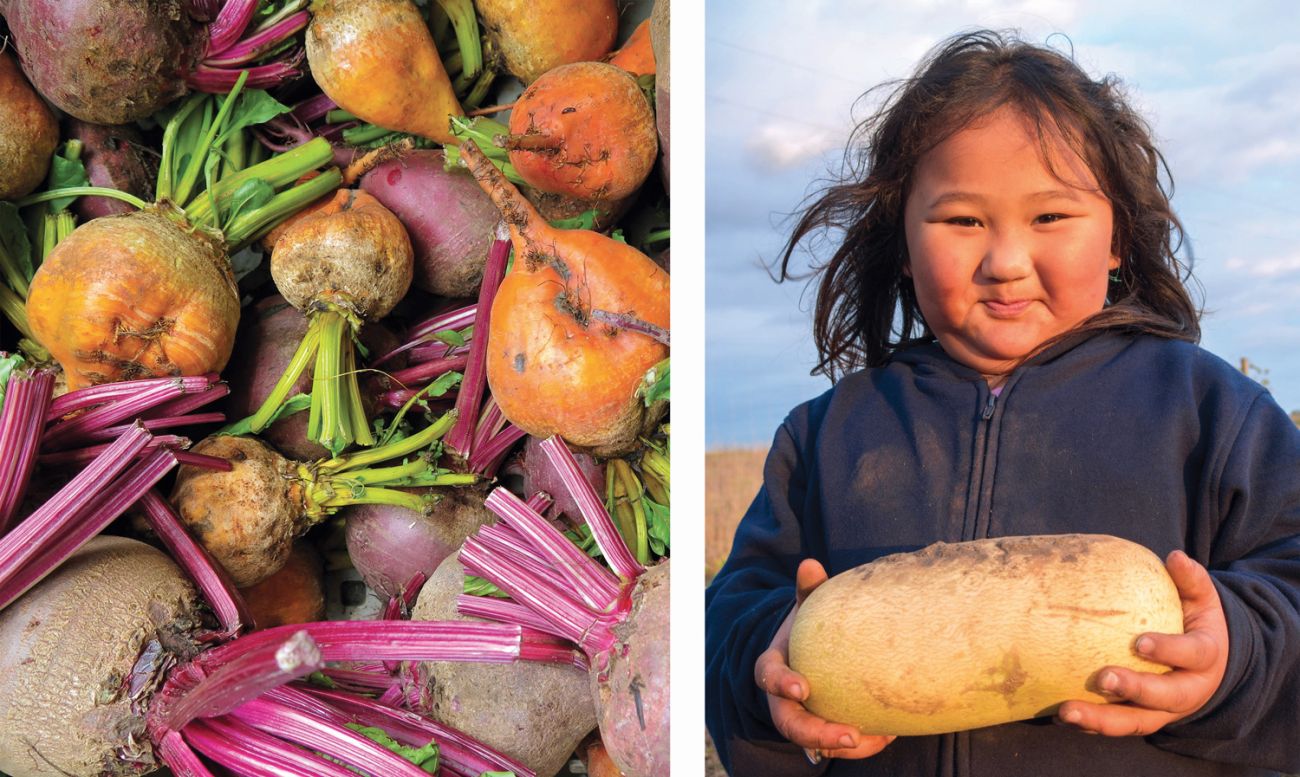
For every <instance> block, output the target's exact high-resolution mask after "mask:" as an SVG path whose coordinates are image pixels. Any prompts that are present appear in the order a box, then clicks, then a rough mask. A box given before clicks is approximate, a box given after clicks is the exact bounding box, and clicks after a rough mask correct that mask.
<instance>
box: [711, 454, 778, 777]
mask: <svg viewBox="0 0 1300 777" xmlns="http://www.w3.org/2000/svg"><path fill="white" fill-rule="evenodd" d="M766 457H767V451H766V450H764V449H762V448H729V449H724V450H716V451H709V452H707V453H705V454H704V525H705V539H704V579H705V582H706V583H707V582H708V581H709V580H710V579H712V578H713V575H714V574H716V573H717V571H718V569H719V568H720V567H721V566H722V563H723V562H724V561H726V560H727V554H728V553H729V552H731V536H732V535H733V534H735V532H736V524H737V523H739V522H740V517H741V516H742V515H744V514H745V510H746V509H747V508H748V507H749V503H750V502H752V501H754V494H756V493H758V487H759V485H760V484H761V483H762V482H763V460H764V459H765V458H766ZM704 774H705V777H725V774H726V773H725V772H724V771H723V770H722V764H721V763H720V762H719V761H718V756H717V754H716V753H714V751H713V743H712V742H709V741H707V737H706V742H705V755H704Z"/></svg>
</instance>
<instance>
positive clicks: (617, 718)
mask: <svg viewBox="0 0 1300 777" xmlns="http://www.w3.org/2000/svg"><path fill="white" fill-rule="evenodd" d="M668 580H669V571H668V562H667V561H665V562H663V563H661V564H658V565H656V566H653V567H651V568H650V569H648V570H646V572H645V574H643V575H641V577H640V578H638V579H637V582H636V587H635V588H633V589H632V611H631V613H630V614H629V615H628V617H627V620H625V621H623V623H621V624H619V625H617V626H615V627H614V629H613V631H614V636H615V638H616V639H617V642H616V643H615V645H614V647H613V649H612V650H610V651H609V664H608V666H606V667H605V670H604V671H595V670H593V671H592V672H591V692H592V696H593V698H595V699H596V708H597V713H596V714H597V719H598V721H599V723H600V736H601V739H602V740H603V741H604V743H605V748H606V749H607V750H608V751H609V755H610V757H611V758H613V759H614V761H615V763H617V764H618V765H619V768H621V769H622V770H623V771H624V772H626V773H627V774H628V775H631V776H632V777H641V776H642V775H644V776H645V777H649V776H650V775H656V774H667V773H668V764H669V757H670V752H669V751H670V749H671V748H670V746H669V745H670V742H669V737H668V731H669V712H670V707H669V687H668V686H669V682H668V680H669V672H668V670H669V650H668V646H669V639H668V634H669V623H670V621H671V617H670V615H671V613H670V609H671V608H670V606H669V605H670V596H669V587H668Z"/></svg>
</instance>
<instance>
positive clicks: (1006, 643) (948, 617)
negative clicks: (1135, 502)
mask: <svg viewBox="0 0 1300 777" xmlns="http://www.w3.org/2000/svg"><path fill="white" fill-rule="evenodd" d="M1182 630H1183V615H1182V606H1181V604H1180V602H1179V598H1178V591H1177V589H1176V588H1175V587H1174V583H1173V581H1172V580H1171V579H1170V578H1169V574H1168V573H1167V572H1166V571H1165V568H1164V564H1163V563H1162V562H1161V560H1160V559H1159V558H1157V557H1156V555H1155V554H1154V553H1152V552H1151V551H1149V550H1147V549H1146V548H1144V547H1142V546H1140V545H1137V544H1134V543H1132V542H1129V541H1127V540H1122V539H1119V538H1117V537H1110V536H1105V535H1095V534H1092V535H1090V534H1062V535H1042V536H1028V537H1001V538H996V539H988V540H977V541H973V542H960V543H938V544H935V545H931V546H930V547H928V548H925V549H923V550H920V551H916V552H914V553H900V554H896V555H892V556H885V557H883V558H880V559H877V560H876V561H874V562H872V563H870V564H864V565H863V566H860V567H857V568H855V569H852V570H849V571H847V572H845V573H843V574H839V575H836V576H835V577H833V578H831V579H830V580H828V581H826V582H825V583H824V584H822V585H821V586H820V587H819V588H817V589H816V590H815V591H813V593H812V595H810V596H809V597H808V599H807V600H806V601H805V602H804V604H803V606H802V607H801V608H800V609H799V612H798V614H797V616H796V617H795V622H794V628H793V631H792V632H791V636H790V666H791V668H793V669H794V670H795V671H798V672H801V673H802V674H804V675H805V676H806V677H807V678H808V683H809V686H810V693H809V696H808V699H807V701H806V702H805V704H806V706H807V707H808V709H809V710H811V711H812V712H813V713H815V714H817V715H819V716H821V717H822V718H825V719H827V720H832V721H837V722H842V723H851V724H853V725H856V726H858V727H859V728H860V729H862V731H863V733H866V734H898V735H903V736H910V735H922V734H939V733H946V732H951V731H962V730H966V729H972V728H980V727H983V726H991V725H996V724H1000V723H1007V722H1010V721H1014V720H1024V719H1027V718H1033V717H1037V716H1039V715H1050V714H1052V713H1054V712H1055V711H1056V708H1057V707H1058V706H1060V704H1061V703H1062V702H1065V701H1069V700H1071V699H1082V700H1086V701H1094V702H1099V701H1105V698H1104V697H1102V696H1100V695H1098V694H1097V693H1095V692H1094V691H1096V690H1097V685H1096V675H1097V673H1098V671H1099V670H1100V669H1101V668H1102V667H1104V666H1107V665H1114V666H1124V667H1129V668H1132V669H1136V670H1140V671H1149V672H1163V671H1168V668H1167V667H1163V666H1160V665H1157V664H1153V663H1150V662H1148V661H1146V660H1144V659H1141V658H1139V657H1138V656H1137V655H1136V653H1135V652H1134V644H1135V642H1136V640H1137V637H1138V636H1139V635H1140V634H1142V633H1144V632H1160V633H1172V634H1181V633H1182Z"/></svg>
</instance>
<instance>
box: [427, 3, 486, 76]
mask: <svg viewBox="0 0 1300 777" xmlns="http://www.w3.org/2000/svg"><path fill="white" fill-rule="evenodd" d="M437 2H438V7H439V8H441V9H442V10H443V12H444V13H445V14H447V18H448V19H450V20H451V26H452V27H454V28H456V43H457V44H458V45H459V46H460V55H461V59H462V66H461V70H462V75H463V77H464V78H465V79H467V80H468V79H472V78H475V77H477V76H478V73H479V71H480V70H482V69H483V48H482V45H481V44H480V43H479V29H478V18H477V17H476V16H475V15H474V5H473V3H471V2H470V0H437Z"/></svg>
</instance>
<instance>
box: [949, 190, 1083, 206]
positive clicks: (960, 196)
mask: <svg viewBox="0 0 1300 777" xmlns="http://www.w3.org/2000/svg"><path fill="white" fill-rule="evenodd" d="M985 199H986V198H985V197H984V195H982V194H976V193H975V192H964V191H951V192H944V193H943V194H940V195H939V196H938V197H935V198H934V199H933V200H932V201H931V202H930V207H931V208H937V207H939V206H940V205H947V204H948V203H950V202H971V203H975V204H977V205H980V204H983V203H984V202H985ZM1024 199H1025V200H1026V201H1029V202H1038V201H1041V200H1055V199H1066V200H1072V201H1074V202H1080V201H1081V200H1080V198H1079V195H1078V193H1077V192H1076V191H1074V190H1073V189H1068V188H1066V189H1044V190H1043V191H1041V192H1034V193H1033V194H1027V195H1025V197H1024Z"/></svg>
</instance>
